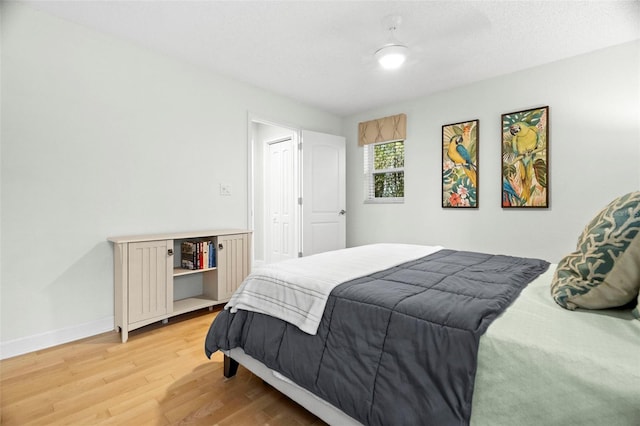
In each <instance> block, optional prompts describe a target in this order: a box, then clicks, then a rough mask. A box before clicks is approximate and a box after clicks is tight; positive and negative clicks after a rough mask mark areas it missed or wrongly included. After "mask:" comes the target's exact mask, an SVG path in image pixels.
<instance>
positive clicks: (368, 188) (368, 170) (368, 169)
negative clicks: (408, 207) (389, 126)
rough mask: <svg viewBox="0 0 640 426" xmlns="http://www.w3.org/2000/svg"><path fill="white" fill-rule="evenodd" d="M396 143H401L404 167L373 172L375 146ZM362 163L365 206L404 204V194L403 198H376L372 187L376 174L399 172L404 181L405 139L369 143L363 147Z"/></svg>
mask: <svg viewBox="0 0 640 426" xmlns="http://www.w3.org/2000/svg"><path fill="white" fill-rule="evenodd" d="M396 142H402V147H403V153H404V160H405V166H403V167H392V168H388V169H380V170H375V169H374V166H373V163H374V159H375V147H376V146H377V145H384V144H388V143H396ZM363 163H364V167H363V170H364V203H365V204H402V203H404V199H405V196H406V194H405V196H402V197H376V196H375V189H374V186H375V185H374V176H375V175H378V174H386V173H398V172H401V173H402V175H403V179H404V177H405V168H406V139H395V140H390V141H382V142H375V143H370V144H367V145H365V146H364V155H363Z"/></svg>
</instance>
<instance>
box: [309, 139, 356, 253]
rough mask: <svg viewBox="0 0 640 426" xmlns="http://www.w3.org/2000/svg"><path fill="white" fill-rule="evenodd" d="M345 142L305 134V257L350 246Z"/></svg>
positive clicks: (343, 140)
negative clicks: (348, 244) (347, 235)
mask: <svg viewBox="0 0 640 426" xmlns="http://www.w3.org/2000/svg"><path fill="white" fill-rule="evenodd" d="M345 186H346V177H345V138H344V137H342V136H335V135H328V134H325V133H317V132H311V131H308V130H303V131H302V254H303V255H304V256H309V255H312V254H316V253H321V252H324V251H329V250H337V249H342V248H345V246H346V219H345V213H346V212H345V208H346V195H345Z"/></svg>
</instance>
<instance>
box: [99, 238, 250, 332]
mask: <svg viewBox="0 0 640 426" xmlns="http://www.w3.org/2000/svg"><path fill="white" fill-rule="evenodd" d="M201 239H206V240H209V241H212V243H213V246H214V247H215V248H216V266H214V267H210V268H203V269H195V270H191V269H183V268H181V265H180V247H181V244H182V242H183V241H189V240H201ZM108 240H109V241H111V242H112V243H113V253H114V285H115V288H114V294H115V301H114V302H115V303H114V307H115V329H116V330H120V332H121V333H122V341H123V342H126V341H127V338H128V332H129V331H131V330H135V329H137V328H140V327H144V326H145V325H149V324H151V323H153V322H156V321H166V320H167V319H168V318H170V317H172V316H175V315H180V314H183V313H186V312H190V311H194V310H196V309H201V308H206V307H212V306H214V305H218V304H222V303H225V302H227V301H228V300H229V298H230V297H231V295H232V294H233V292H234V291H235V290H236V289H237V288H238V286H239V285H240V284H241V283H242V281H243V280H244V278H245V277H246V276H247V275H248V274H249V272H250V270H251V264H250V259H251V247H250V244H251V232H250V231H246V230H220V231H202V232H185V233H173V234H155V235H137V236H126V237H111V238H108ZM194 278H195V279H197V280H199V283H197V284H198V285H199V287H198V294H196V295H189V296H188V297H174V295H177V294H182V293H183V292H182V291H178V290H180V288H178V286H180V285H181V284H182V281H187V280H189V281H190V282H193V279H194Z"/></svg>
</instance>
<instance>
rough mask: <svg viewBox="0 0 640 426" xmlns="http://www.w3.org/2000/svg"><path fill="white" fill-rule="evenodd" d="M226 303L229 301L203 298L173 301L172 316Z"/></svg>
mask: <svg viewBox="0 0 640 426" xmlns="http://www.w3.org/2000/svg"><path fill="white" fill-rule="evenodd" d="M228 301H229V299H225V300H213V299H206V298H204V297H189V298H186V299H180V300H174V301H173V315H181V314H184V313H187V312H191V311H196V310H198V309H202V308H208V307H210V306H215V305H220V304H222V303H227V302H228Z"/></svg>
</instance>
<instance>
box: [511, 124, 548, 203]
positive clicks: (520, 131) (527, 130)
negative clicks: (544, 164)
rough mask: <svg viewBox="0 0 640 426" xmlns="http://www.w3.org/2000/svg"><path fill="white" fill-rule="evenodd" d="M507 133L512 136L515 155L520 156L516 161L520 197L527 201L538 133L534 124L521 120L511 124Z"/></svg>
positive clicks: (529, 193)
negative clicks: (519, 181) (520, 186)
mask: <svg viewBox="0 0 640 426" xmlns="http://www.w3.org/2000/svg"><path fill="white" fill-rule="evenodd" d="M509 133H511V135H512V136H513V138H512V139H511V146H512V149H513V152H514V153H515V154H516V156H518V157H521V158H520V159H519V160H518V161H517V167H518V171H519V173H520V179H521V181H522V194H520V198H521V199H522V200H523V201H524V202H527V200H529V197H530V195H531V182H532V180H533V174H534V171H533V159H534V157H535V155H536V153H535V152H534V151H535V149H536V148H538V143H539V140H540V138H539V135H538V129H537V128H536V127H535V126H530V125H528V124H527V123H524V122H522V121H520V122H517V123H514V124H512V125H511V126H510V127H509Z"/></svg>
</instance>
